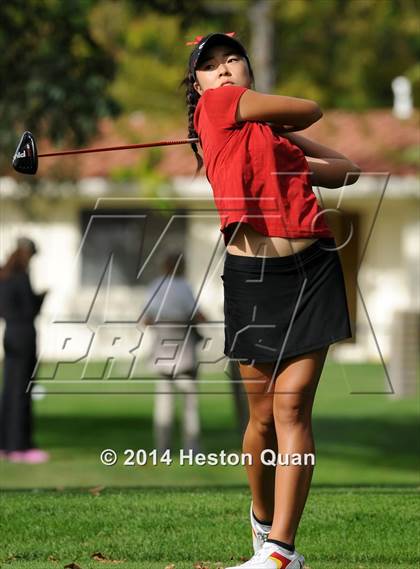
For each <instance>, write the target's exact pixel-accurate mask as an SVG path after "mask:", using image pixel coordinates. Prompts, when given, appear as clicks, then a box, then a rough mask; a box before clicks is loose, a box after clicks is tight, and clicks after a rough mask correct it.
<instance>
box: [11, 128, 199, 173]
mask: <svg viewBox="0 0 420 569" xmlns="http://www.w3.org/2000/svg"><path fill="white" fill-rule="evenodd" d="M198 140H199V139H198V138H187V139H183V140H182V139H181V140H161V141H159V142H147V143H144V144H126V145H124V146H108V147H102V148H80V149H77V150H61V151H59V152H48V153H46V154H38V151H37V147H36V142H35V137H34V135H33V134H32V133H31V132H29V131H28V130H26V131H25V132H24V133H23V135H22V138H21V139H20V141H19V144H18V146H17V148H16V152H15V153H14V156H13V160H12V164H13V168H14V169H15V170H16V172H20V173H21V174H31V175H33V174H36V172H37V170H38V158H47V157H49V156H66V155H68V154H89V153H92V152H110V151H113V150H132V149H134V148H151V147H152V146H169V145H172V144H192V143H194V142H198Z"/></svg>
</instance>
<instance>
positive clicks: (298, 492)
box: [256, 346, 328, 544]
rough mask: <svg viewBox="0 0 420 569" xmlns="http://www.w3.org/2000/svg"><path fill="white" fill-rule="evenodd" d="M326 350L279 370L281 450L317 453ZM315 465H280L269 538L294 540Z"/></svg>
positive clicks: (276, 399) (276, 406)
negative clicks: (317, 407) (315, 411)
mask: <svg viewBox="0 0 420 569" xmlns="http://www.w3.org/2000/svg"><path fill="white" fill-rule="evenodd" d="M327 352H328V346H327V347H325V348H322V349H321V350H318V351H314V352H311V353H308V354H305V355H302V356H297V357H295V358H291V359H290V360H288V361H287V362H284V364H282V366H281V368H280V371H279V373H278V374H276V383H275V392H274V397H273V412H274V422H275V428H276V434H277V442H278V453H279V454H282V455H286V454H288V455H289V456H290V455H291V454H293V453H299V454H301V455H303V454H304V453H313V454H315V445H314V439H313V433H312V420H311V419H312V406H313V402H314V398H315V393H316V389H317V386H318V382H319V378H320V376H321V373H322V369H323V366H324V362H325V358H326V356H327ZM302 462H303V458H302ZM313 469H314V467H313V465H312V464H311V462H310V461H309V462H308V464H307V465H305V464H300V465H288V466H286V465H284V466H283V465H277V467H276V480H275V507H274V519H273V525H272V529H271V532H270V535H269V538H272V539H277V540H280V541H283V542H285V543H289V544H293V543H294V539H295V535H296V531H297V528H298V525H299V522H300V518H301V516H302V513H303V509H304V507H305V503H306V499H307V496H308V492H309V488H310V484H311V480H312V474H313ZM256 515H257V516H258V514H257V513H256Z"/></svg>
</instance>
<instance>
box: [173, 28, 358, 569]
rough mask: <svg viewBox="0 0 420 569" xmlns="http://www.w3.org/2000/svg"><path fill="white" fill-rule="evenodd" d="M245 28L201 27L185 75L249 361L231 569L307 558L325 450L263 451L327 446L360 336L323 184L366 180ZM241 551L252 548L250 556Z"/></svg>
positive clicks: (235, 352) (231, 345)
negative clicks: (245, 524) (311, 507)
mask: <svg viewBox="0 0 420 569" xmlns="http://www.w3.org/2000/svg"><path fill="white" fill-rule="evenodd" d="M234 35H235V34H234V33H231V34H221V33H214V34H209V35H208V36H205V37H198V38H196V40H195V41H194V42H190V43H192V44H194V45H195V47H194V48H193V51H192V53H191V55H190V58H189V67H188V72H187V75H186V77H185V78H184V80H183V81H182V84H183V85H185V87H186V100H187V109H188V121H189V125H188V126H189V133H188V134H189V137H192V138H196V137H198V138H199V141H200V146H201V149H202V153H203V158H204V162H203V160H202V158H201V155H200V154H199V152H198V147H197V146H196V145H195V144H193V145H192V146H193V150H194V152H195V154H196V158H197V162H198V167H197V170H199V169H200V168H201V166H202V165H203V163H204V165H205V170H206V175H207V178H208V180H209V182H210V184H211V186H212V190H213V194H214V200H215V205H216V207H217V209H218V212H219V216H220V221H221V227H220V231H221V232H222V234H223V237H224V243H225V245H226V255H225V260H224V268H223V275H222V280H223V287H224V315H225V348H224V353H225V355H226V356H228V357H229V358H231V359H236V360H237V361H238V363H239V368H240V373H241V377H242V380H243V383H244V387H245V389H246V392H247V397H248V404H249V415H250V419H249V423H248V426H247V429H246V432H245V435H244V440H243V449H242V450H243V452H244V453H250V454H251V455H252V457H253V461H252V465H247V466H246V469H247V476H248V480H249V486H250V490H251V495H252V500H251V504H250V506H251V507H250V520H251V528H252V536H253V547H254V555H253V557H252V558H251V559H250V560H249V561H247V562H246V563H243V564H241V565H240V566H235V567H234V568H233V567H232V568H231V569H237V568H238V567H240V568H241V569H278V568H281V569H300V568H303V566H304V557H303V556H302V555H301V554H300V553H298V552H297V551H296V550H295V546H294V541H295V535H296V532H297V529H298V525H299V522H300V519H301V516H302V513H303V509H304V506H305V502H306V499H307V496H308V491H309V488H310V483H311V478H312V473H313V462H311V461H309V464H308V462H306V463H305V462H303V461H302V463H301V464H289V465H283V464H282V465H280V464H278V465H276V466H272V465H267V464H264V462H266V461H265V460H262V457H261V454H262V452H263V451H264V450H265V449H272V450H273V451H274V452H275V453H276V456H277V455H280V454H281V455H282V456H285V455H289V456H290V455H294V456H295V454H298V455H300V456H302V457H303V456H304V455H305V454H311V453H313V454H314V441H313V435H312V425H311V414H312V406H313V402H314V397H315V393H316V389H317V385H318V381H319V378H320V375H321V372H322V368H323V365H324V362H325V358H326V356H327V352H328V347H329V345H330V344H333V343H335V342H338V341H340V340H344V339H346V338H350V337H351V336H352V333H351V327H350V319H349V314H348V306H347V300H346V293H345V286H344V279H343V273H342V268H341V263H340V259H339V256H338V253H337V249H336V248H337V245H336V243H335V239H334V236H333V234H332V232H331V230H330V228H329V227H328V225H327V223H326V220H325V215H323V214H322V210H321V209H320V207H319V205H318V202H317V200H316V196H315V194H314V192H313V190H312V184H317V185H320V186H323V187H326V188H339V187H341V186H343V185H345V184H347V185H349V184H353V183H354V182H355V181H356V180H357V179H358V177H359V173H360V169H359V168H358V166H357V165H355V164H354V163H353V162H351V161H350V160H348V159H347V158H346V157H345V156H343V155H342V154H339V153H338V152H335V151H334V150H331V149H330V148H327V147H326V146H323V145H320V144H318V143H316V142H313V141H311V140H308V139H307V138H305V137H303V136H301V135H298V134H294V133H291V132H292V131H297V130H302V129H305V128H307V127H309V126H310V125H311V124H313V123H315V122H316V121H318V120H319V119H320V118H321V117H322V112H321V110H320V108H319V106H318V105H317V103H315V102H314V101H310V100H306V99H299V98H294V97H287V96H278V95H270V94H265V93H260V92H257V91H255V90H253V89H252V88H251V87H252V86H253V83H254V77H253V72H252V68H251V64H250V61H249V57H248V55H247V53H246V50H245V48H244V47H243V45H242V44H241V43H240V42H239V41H238V40H237V39H235V38H234V37H233V36H234ZM238 555H239V554H238Z"/></svg>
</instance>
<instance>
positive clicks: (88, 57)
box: [0, 0, 118, 172]
mask: <svg viewBox="0 0 420 569" xmlns="http://www.w3.org/2000/svg"><path fill="white" fill-rule="evenodd" d="M94 4H95V2H94V1H93V0H90V1H89V0H72V2H62V1H61V0H42V1H40V0H14V1H13V2H1V3H0V22H1V28H0V50H1V54H2V55H1V58H0V77H1V78H2V81H1V83H2V91H1V97H0V145H1V148H2V153H1V156H0V169H1V171H3V172H4V171H10V159H11V155H12V153H13V151H14V148H15V146H16V143H17V141H18V139H19V135H20V133H21V131H22V130H31V131H33V133H34V134H35V135H36V136H41V135H46V136H48V137H49V138H50V139H52V140H53V141H54V142H56V143H58V142H60V141H62V140H64V139H65V140H66V142H67V143H69V144H75V145H80V144H82V143H84V142H85V141H86V140H88V139H89V138H90V137H91V136H92V134H93V133H94V132H95V130H96V125H97V122H98V120H99V119H100V118H101V117H103V116H105V115H115V114H116V113H117V112H118V105H117V104H116V102H115V100H114V99H113V98H112V97H111V96H110V94H109V92H108V86H109V84H110V82H111V81H112V80H113V78H114V74H115V69H116V67H115V61H114V58H113V54H112V53H111V52H108V51H107V50H106V49H104V47H103V46H100V45H99V44H98V43H97V42H96V41H95V39H94V38H93V36H92V33H91V31H90V27H89V19H88V16H89V11H90V10H91V8H92V6H93V5H94ZM6 168H7V169H6Z"/></svg>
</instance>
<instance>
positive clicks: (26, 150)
mask: <svg viewBox="0 0 420 569" xmlns="http://www.w3.org/2000/svg"><path fill="white" fill-rule="evenodd" d="M12 164H13V168H14V169H15V170H16V172H20V173H21V174H36V171H37V170H38V153H37V150H36V143H35V138H34V136H33V134H32V133H30V132H29V131H28V130H26V131H25V132H24V133H23V135H22V138H21V139H20V141H19V144H18V146H17V148H16V152H15V154H14V156H13V161H12Z"/></svg>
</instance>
